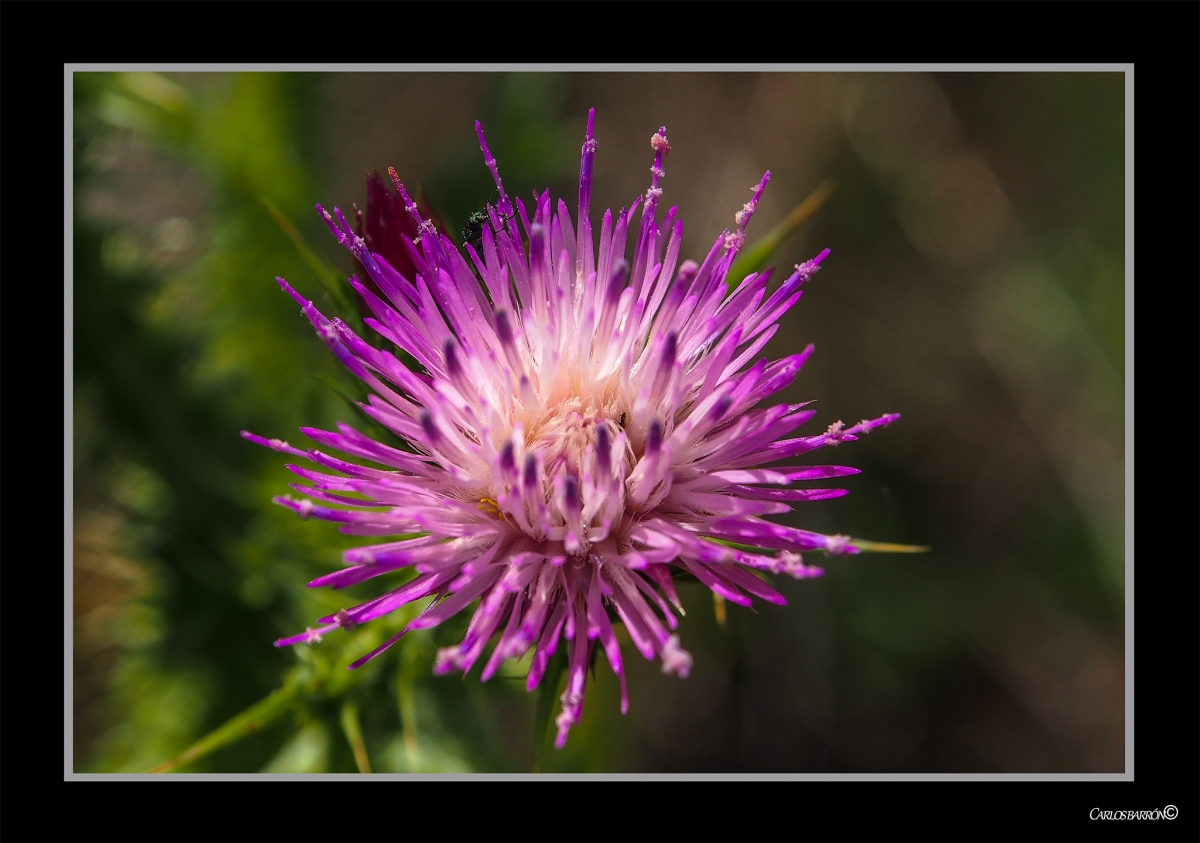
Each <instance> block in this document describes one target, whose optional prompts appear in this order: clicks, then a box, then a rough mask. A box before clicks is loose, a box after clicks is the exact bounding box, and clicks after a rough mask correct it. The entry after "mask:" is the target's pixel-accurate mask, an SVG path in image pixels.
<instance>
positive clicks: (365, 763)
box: [342, 701, 371, 773]
mask: <svg viewBox="0 0 1200 843" xmlns="http://www.w3.org/2000/svg"><path fill="white" fill-rule="evenodd" d="M342 731H343V732H345V733H346V740H347V741H348V742H349V743H350V749H351V750H353V752H354V764H355V766H357V767H358V772H360V773H369V772H371V759H370V758H368V757H367V745H366V743H365V742H364V741H363V734H362V725H361V724H360V723H359V722H358V706H356V705H355V704H354V703H352V702H349V701H347V702H346V704H345V705H343V706H342Z"/></svg>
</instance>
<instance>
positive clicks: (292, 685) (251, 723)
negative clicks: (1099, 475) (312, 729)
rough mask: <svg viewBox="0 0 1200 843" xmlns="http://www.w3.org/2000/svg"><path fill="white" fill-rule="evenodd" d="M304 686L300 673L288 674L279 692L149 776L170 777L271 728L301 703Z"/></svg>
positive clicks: (259, 702)
mask: <svg viewBox="0 0 1200 843" xmlns="http://www.w3.org/2000/svg"><path fill="white" fill-rule="evenodd" d="M303 686H304V682H303V677H302V676H301V674H300V671H298V670H293V671H292V672H291V673H290V674H288V678H287V679H286V680H285V681H284V683H283V687H282V688H279V689H278V690H276V691H273V692H272V693H271V694H270V696H268V697H266V698H264V699H262V700H259V701H258V702H256V703H255V704H254V705H252V706H250V707H249V708H248V709H246V710H245V711H243V712H242V713H241V714H238V715H236V716H234V717H233V718H231V719H230V720H228V721H226V722H225V723H224V724H223V725H221V726H218V727H217V728H216V729H214V730H213V731H211V732H209V733H208V734H207V735H205V736H204V737H202V738H201V739H200V740H198V741H196V742H195V743H194V744H192V745H191V746H190V747H188V748H187V749H185V750H184V751H183V752H182V753H181V754H179V755H177V756H176V757H175V758H172V759H171V760H170V761H167V762H165V763H163V764H159V765H158V766H157V767H155V768H153V769H152V770H150V771H149V772H151V773H169V772H171V771H172V770H174V769H176V768H177V767H181V766H183V765H184V764H188V763H190V762H192V761H196V760H198V759H200V758H203V757H204V756H206V755H209V754H211V753H213V752H216V751H217V750H218V749H221V748H223V747H226V746H229V744H231V743H235V742H236V741H239V740H241V739H242V738H244V737H246V736H247V735H250V734H252V733H254V732H257V731H259V730H260V729H262V728H263V727H265V726H268V725H270V724H271V723H273V722H275V721H276V720H278V719H279V718H280V717H282V716H283V715H284V714H287V713H288V712H289V711H291V710H292V708H294V707H295V705H296V704H297V703H298V702H299V701H300V692H301V690H302V689H303Z"/></svg>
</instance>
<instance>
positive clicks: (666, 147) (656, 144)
mask: <svg viewBox="0 0 1200 843" xmlns="http://www.w3.org/2000/svg"><path fill="white" fill-rule="evenodd" d="M650 148H651V149H653V150H654V151H655V152H662V154H663V155H670V154H671V144H669V143H667V138H666V136H665V135H663V134H661V133H660V132H655V133H654V135H653V136H652V137H651V138H650Z"/></svg>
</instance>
